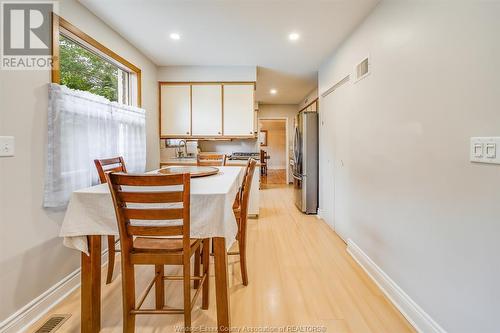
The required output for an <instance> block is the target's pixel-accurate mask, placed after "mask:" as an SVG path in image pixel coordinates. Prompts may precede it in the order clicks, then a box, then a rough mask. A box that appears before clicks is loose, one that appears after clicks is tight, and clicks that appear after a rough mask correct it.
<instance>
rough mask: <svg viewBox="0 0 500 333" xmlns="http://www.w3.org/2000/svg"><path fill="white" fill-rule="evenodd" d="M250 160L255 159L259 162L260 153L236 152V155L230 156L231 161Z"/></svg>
mask: <svg viewBox="0 0 500 333" xmlns="http://www.w3.org/2000/svg"><path fill="white" fill-rule="evenodd" d="M249 158H254V159H256V160H258V159H260V154H259V153H241V152H236V153H232V154H231V156H229V159H230V160H240V161H246V160H248V159H249Z"/></svg>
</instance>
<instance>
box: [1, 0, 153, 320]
mask: <svg viewBox="0 0 500 333" xmlns="http://www.w3.org/2000/svg"><path fill="white" fill-rule="evenodd" d="M59 8H60V14H61V16H62V17H63V18H65V19H67V20H68V21H70V22H71V23H73V24H74V25H76V26H77V27H79V28H80V29H81V30H83V31H84V32H86V33H87V34H89V35H91V36H93V37H94V38H96V39H97V40H98V41H99V42H101V43H103V44H104V45H106V46H107V47H109V48H110V49H112V50H113V51H115V52H116V53H118V54H119V55H121V56H122V57H124V58H125V59H127V60H129V61H130V62H132V63H133V64H134V65H136V66H138V67H139V68H141V69H142V92H143V107H144V108H145V109H146V111H147V119H146V122H147V149H148V152H147V156H148V160H147V166H148V168H149V169H151V168H154V167H157V166H158V163H159V147H158V102H157V101H158V97H157V91H158V87H157V82H156V74H157V68H156V66H155V65H154V64H153V63H152V62H151V61H149V60H148V59H147V58H146V57H145V56H143V55H142V54H141V53H140V52H139V51H138V50H137V49H135V48H134V47H133V46H132V45H130V44H129V43H128V42H127V41H125V40H124V39H123V38H121V37H120V36H119V35H118V34H117V33H115V32H114V31H113V30H111V29H110V28H109V27H108V26H106V25H105V24H104V23H103V22H102V21H100V20H99V19H98V18H97V17H95V16H94V15H93V14H91V13H90V12H89V11H88V10H87V9H85V8H84V7H82V6H81V5H80V4H79V3H77V2H76V1H73V0H64V1H60V2H59ZM49 82H50V72H48V71H0V88H1V89H0V135H13V136H15V138H16V156H15V157H11V158H0V299H1V300H2V302H1V304H0V322H1V321H3V320H4V319H5V318H7V317H8V316H9V315H11V314H12V313H13V312H15V311H16V310H18V309H20V308H21V307H23V306H24V305H25V304H27V303H28V302H30V301H31V300H33V299H34V298H36V297H37V296H39V295H40V294H42V293H43V292H44V291H46V290H47V289H49V288H50V287H51V286H52V285H54V284H55V283H57V282H59V281H60V280H61V279H62V278H64V277H65V276H66V275H68V274H69V273H71V272H73V271H74V270H75V269H77V268H78V267H79V264H80V262H79V253H78V252H76V251H74V250H70V249H67V248H65V247H63V245H62V239H60V238H58V237H57V235H58V232H59V228H60V225H61V223H62V219H63V217H64V211H53V210H47V209H43V208H42V196H43V177H44V170H45V148H46V141H47V103H48V98H47V97H48V93H47V84H48V83H49Z"/></svg>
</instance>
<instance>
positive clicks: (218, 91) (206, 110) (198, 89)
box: [191, 84, 222, 135]
mask: <svg viewBox="0 0 500 333" xmlns="http://www.w3.org/2000/svg"><path fill="white" fill-rule="evenodd" d="M191 103H192V107H193V108H192V114H191V115H192V117H193V135H222V85H212V84H210V85H193V92H192V100H191Z"/></svg>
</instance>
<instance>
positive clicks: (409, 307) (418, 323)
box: [347, 239, 446, 333]
mask: <svg viewBox="0 0 500 333" xmlns="http://www.w3.org/2000/svg"><path fill="white" fill-rule="evenodd" d="M347 252H348V253H349V254H350V255H351V256H352V257H353V258H354V260H355V261H356V262H357V263H358V264H359V265H360V266H361V267H362V268H363V270H364V271H365V272H366V273H367V274H368V275H369V276H370V278H371V279H372V280H373V281H374V282H375V284H377V286H378V287H379V288H380V289H381V290H382V292H383V293H384V294H385V296H387V298H388V299H389V300H390V301H391V302H392V304H394V306H395V307H396V308H397V309H398V310H399V311H400V312H401V313H402V314H403V316H404V317H405V318H406V319H407V320H408V321H409V322H410V324H411V325H412V326H413V327H414V328H415V329H416V330H417V331H418V332H419V333H446V331H445V330H444V329H443V328H442V327H441V326H439V324H438V323H436V322H435V321H434V320H433V319H432V318H431V317H430V316H429V315H428V314H427V313H426V312H425V311H424V310H423V309H422V308H421V307H420V306H419V305H418V304H417V303H415V302H414V301H413V300H412V299H411V298H410V296H408V294H406V293H405V292H404V291H403V290H402V289H401V288H400V287H399V286H398V285H397V284H396V282H394V281H393V280H392V279H391V278H390V277H389V276H388V275H387V274H386V273H385V272H384V271H383V270H382V269H380V267H378V266H377V264H375V263H374V262H373V260H371V259H370V257H368V255H366V253H364V252H363V250H361V248H359V247H358V246H357V245H356V244H355V243H354V242H353V241H352V239H348V240H347Z"/></svg>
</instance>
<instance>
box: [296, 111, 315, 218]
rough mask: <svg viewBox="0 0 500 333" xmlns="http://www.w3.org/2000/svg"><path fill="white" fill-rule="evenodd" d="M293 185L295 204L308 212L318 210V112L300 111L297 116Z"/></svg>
mask: <svg viewBox="0 0 500 333" xmlns="http://www.w3.org/2000/svg"><path fill="white" fill-rule="evenodd" d="M293 149H294V154H293V155H294V156H293V158H294V161H293V162H294V165H293V187H294V192H295V205H296V206H297V207H298V208H299V209H300V210H301V211H302V212H303V213H306V214H317V212H318V173H319V171H318V113H317V112H305V111H303V112H300V113H299V114H298V115H297V116H296V117H295V136H294V140H293Z"/></svg>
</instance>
